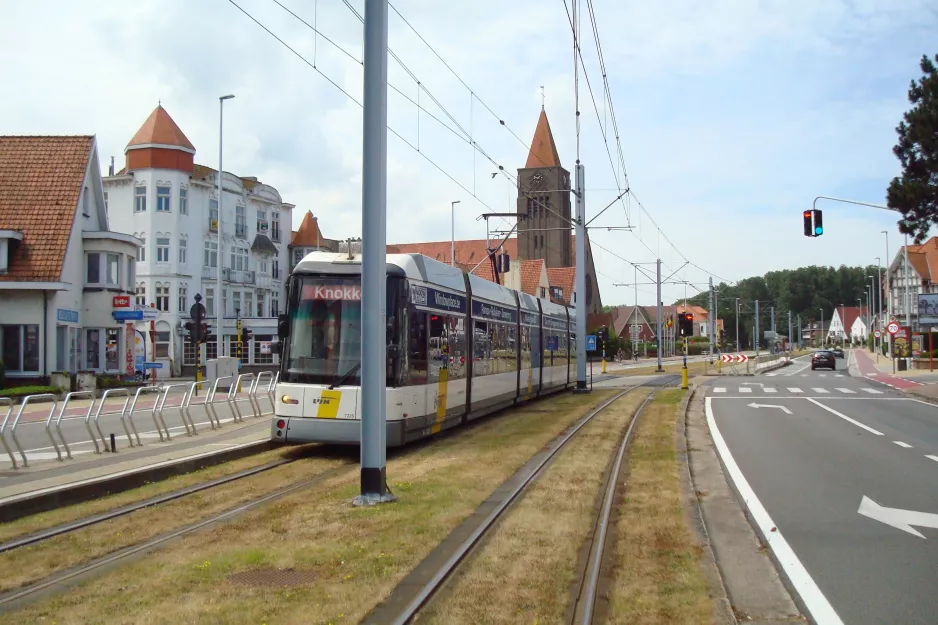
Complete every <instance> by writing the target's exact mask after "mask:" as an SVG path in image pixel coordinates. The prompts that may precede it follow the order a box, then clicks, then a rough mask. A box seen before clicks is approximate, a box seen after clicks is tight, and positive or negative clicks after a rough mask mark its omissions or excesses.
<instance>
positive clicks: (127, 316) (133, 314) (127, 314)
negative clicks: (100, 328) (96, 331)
mask: <svg viewBox="0 0 938 625" xmlns="http://www.w3.org/2000/svg"><path fill="white" fill-rule="evenodd" d="M111 315H112V316H113V317H114V320H115V321H140V320H141V319H143V311H142V310H115V311H114V312H113V313H111Z"/></svg>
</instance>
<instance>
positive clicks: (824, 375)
mask: <svg viewBox="0 0 938 625" xmlns="http://www.w3.org/2000/svg"><path fill="white" fill-rule="evenodd" d="M818 377H821V378H826V377H827V374H826V373H821V374H819V376H818Z"/></svg>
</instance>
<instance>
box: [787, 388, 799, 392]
mask: <svg viewBox="0 0 938 625" xmlns="http://www.w3.org/2000/svg"><path fill="white" fill-rule="evenodd" d="M788 392H789V393H800V392H801V389H800V388H797V387H795V388H790V389H788Z"/></svg>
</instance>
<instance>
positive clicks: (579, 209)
mask: <svg viewBox="0 0 938 625" xmlns="http://www.w3.org/2000/svg"><path fill="white" fill-rule="evenodd" d="M575 182H576V276H575V278H576V286H575V289H574V290H575V291H576V390H577V391H578V392H580V393H585V392H587V389H586V198H585V197H584V193H585V191H586V170H585V169H584V167H583V165H581V164H580V162H579V161H577V164H576V180H575ZM633 353H634V351H633Z"/></svg>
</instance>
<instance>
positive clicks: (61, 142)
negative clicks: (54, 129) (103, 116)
mask: <svg viewBox="0 0 938 625" xmlns="http://www.w3.org/2000/svg"><path fill="white" fill-rule="evenodd" d="M93 148H94V137H91V136H60V137H0V230H17V231H19V232H21V233H23V240H22V241H21V242H20V243H18V244H14V251H13V254H12V255H11V257H10V261H11V262H10V267H9V271H8V272H7V273H6V274H4V275H0V280H3V281H30V282H33V281H35V282H55V281H57V280H59V279H60V278H61V275H62V262H63V261H64V259H65V251H66V250H67V248H68V239H69V236H70V235H71V232H72V222H73V221H74V219H75V211H76V210H77V208H78V200H79V197H80V195H81V187H82V183H83V182H84V180H85V171H86V169H87V168H88V159H89V158H90V157H91V154H92V150H93Z"/></svg>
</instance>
